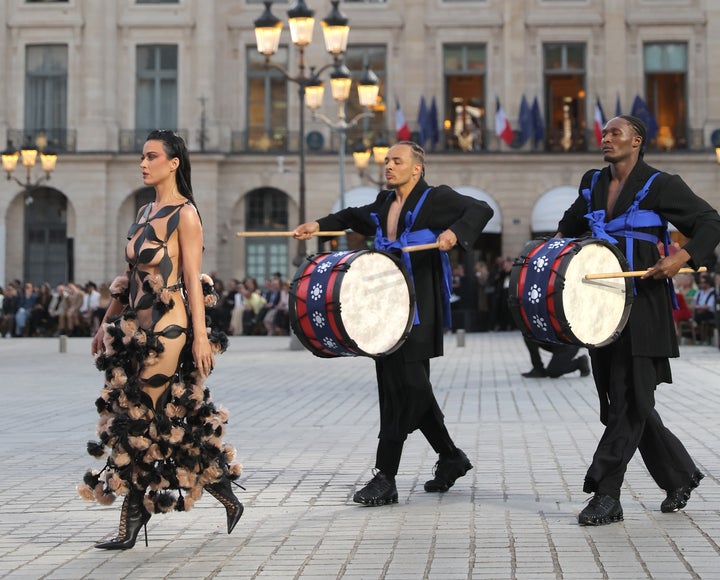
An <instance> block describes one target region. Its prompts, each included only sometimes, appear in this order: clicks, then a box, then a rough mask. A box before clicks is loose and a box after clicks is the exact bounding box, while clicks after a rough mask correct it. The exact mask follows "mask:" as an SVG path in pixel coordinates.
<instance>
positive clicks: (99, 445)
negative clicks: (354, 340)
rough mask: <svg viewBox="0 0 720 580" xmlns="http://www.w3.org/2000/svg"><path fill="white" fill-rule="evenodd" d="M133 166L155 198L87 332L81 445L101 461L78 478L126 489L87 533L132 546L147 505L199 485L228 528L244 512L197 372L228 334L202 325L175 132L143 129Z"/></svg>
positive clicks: (84, 492)
mask: <svg viewBox="0 0 720 580" xmlns="http://www.w3.org/2000/svg"><path fill="white" fill-rule="evenodd" d="M140 167H141V169H142V175H143V182H144V183H145V185H147V186H152V187H154V188H155V201H153V202H152V203H149V204H147V205H146V206H144V207H142V208H141V209H140V211H139V212H138V216H137V219H136V223H134V224H133V225H132V226H131V227H130V231H129V232H128V240H129V242H128V244H127V246H126V248H125V254H126V259H127V262H128V270H127V274H126V275H125V276H122V277H119V278H117V279H116V280H115V281H114V282H113V284H112V285H111V293H112V296H113V300H112V302H111V303H110V306H109V307H108V309H107V312H106V314H105V317H104V319H103V323H102V324H101V325H100V328H99V329H98V331H97V333H96V334H95V337H94V339H93V341H92V353H93V355H94V356H95V357H96V365H97V367H98V369H100V370H102V371H104V372H105V387H104V388H103V390H102V391H101V393H100V398H98V399H97V401H96V403H95V404H96V407H97V409H98V413H99V414H100V421H99V423H98V429H97V431H98V435H99V439H100V440H99V441H97V442H95V441H90V442H89V443H88V452H89V453H90V454H91V455H93V456H95V457H105V456H107V463H106V465H105V467H104V468H103V469H102V470H100V471H98V470H93V471H88V472H87V473H86V474H85V477H84V482H83V483H82V484H80V485H79V486H78V491H79V492H80V495H81V496H82V497H83V498H85V499H87V500H90V501H92V500H95V501H98V502H99V503H101V504H109V503H112V501H114V499H115V497H116V496H117V495H124V496H125V498H124V500H123V505H122V510H121V512H120V527H119V531H118V535H117V537H115V538H114V539H112V540H108V541H105V542H99V543H97V544H95V547H96V548H103V549H108V550H125V549H128V548H132V547H133V546H134V545H135V540H136V538H137V535H138V532H139V531H140V528H143V527H145V525H146V524H147V522H148V521H149V520H150V516H151V514H153V513H162V512H169V511H172V510H177V511H187V510H189V509H190V508H191V507H192V506H193V504H194V503H195V502H196V501H197V500H198V499H199V498H200V496H201V495H202V491H203V489H205V490H207V491H208V492H209V493H210V494H211V495H212V496H213V497H215V498H216V499H218V500H219V501H220V502H221V503H222V504H223V506H224V507H225V509H226V512H227V530H228V534H229V533H230V532H232V530H233V528H234V527H235V524H237V522H238V520H239V519H240V516H241V515H242V513H243V506H242V504H241V503H240V501H238V499H237V497H235V494H234V493H233V491H232V488H231V481H234V480H235V479H237V478H238V477H239V475H240V471H241V466H240V464H238V463H234V457H235V449H234V448H233V447H232V446H231V445H228V444H226V443H223V441H222V438H223V435H224V432H225V423H226V422H227V418H228V413H227V411H226V410H224V409H221V408H217V407H216V406H215V405H214V404H213V403H212V402H211V400H210V391H209V390H208V389H207V387H205V384H204V383H205V379H206V377H207V376H208V375H209V374H210V371H212V369H213V366H214V355H215V354H218V353H221V352H223V351H224V350H225V348H226V346H227V337H226V336H225V335H224V334H221V333H210V332H209V330H208V329H207V327H206V320H205V306H206V305H208V304H212V303H214V301H215V300H216V299H217V295H216V294H215V292H214V289H213V286H212V280H211V279H210V278H209V276H207V275H205V274H203V275H202V276H201V272H200V267H201V263H202V253H203V232H202V225H201V220H200V215H199V213H198V210H197V207H196V205H195V200H194V199H193V194H192V189H191V185H190V158H189V155H188V151H187V148H186V146H185V143H184V141H183V140H182V139H181V138H180V137H179V136H177V135H175V134H174V133H173V132H171V131H153V132H151V133H150V134H149V135H148V137H147V140H146V142H145V145H144V147H143V152H142V157H141V162H140ZM145 544H146V545H147V528H145Z"/></svg>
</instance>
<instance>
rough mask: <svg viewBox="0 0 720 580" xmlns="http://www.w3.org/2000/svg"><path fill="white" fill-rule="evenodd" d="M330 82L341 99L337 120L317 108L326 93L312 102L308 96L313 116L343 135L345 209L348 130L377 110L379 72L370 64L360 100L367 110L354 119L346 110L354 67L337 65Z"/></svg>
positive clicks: (360, 86)
mask: <svg viewBox="0 0 720 580" xmlns="http://www.w3.org/2000/svg"><path fill="white" fill-rule="evenodd" d="M330 86H331V91H332V96H333V99H335V101H337V103H338V119H337V121H335V122H333V121H331V120H330V119H329V118H328V117H326V116H325V115H323V114H322V113H319V112H318V111H317V109H318V108H319V107H320V105H321V104H322V94H321V95H320V98H319V99H318V100H316V101H313V102H312V103H311V102H310V101H309V100H308V107H309V108H310V109H312V112H313V119H316V120H320V121H322V122H323V123H324V124H325V125H327V126H328V127H329V128H330V129H332V130H333V131H336V132H337V133H338V134H339V135H340V146H339V163H340V209H345V149H346V148H347V131H348V129H350V128H352V127H355V126H356V125H357V124H358V122H359V121H360V120H361V119H365V118H368V117H372V116H373V115H374V114H375V113H374V111H373V108H374V107H375V104H376V103H377V97H378V92H379V89H380V82H379V81H378V78H377V75H376V74H375V73H373V72H372V71H371V70H370V68H369V67H366V68H365V72H364V73H363V75H362V77H361V78H360V80H359V82H358V99H359V101H360V105H361V106H362V107H363V108H364V109H365V111H363V112H362V113H359V114H358V115H356V116H355V117H353V118H352V119H351V120H350V121H348V120H347V116H346V114H345V104H346V103H347V100H348V98H350V87H351V86H352V77H351V76H350V71H349V70H348V68H347V67H346V66H345V65H339V66H337V67H335V69H334V70H333V72H332V73H331V74H330Z"/></svg>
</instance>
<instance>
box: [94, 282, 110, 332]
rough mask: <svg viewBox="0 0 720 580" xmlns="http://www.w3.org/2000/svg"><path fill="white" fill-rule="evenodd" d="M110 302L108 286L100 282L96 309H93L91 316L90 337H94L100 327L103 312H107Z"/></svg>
mask: <svg viewBox="0 0 720 580" xmlns="http://www.w3.org/2000/svg"><path fill="white" fill-rule="evenodd" d="M111 301H112V296H110V285H109V284H108V283H107V282H102V283H101V284H100V288H99V289H98V301H97V308H95V310H94V311H93V314H92V324H91V326H90V336H95V333H96V332H97V330H98V328H99V327H100V323H101V322H102V319H103V317H104V316H105V312H107V309H108V306H110V302H111Z"/></svg>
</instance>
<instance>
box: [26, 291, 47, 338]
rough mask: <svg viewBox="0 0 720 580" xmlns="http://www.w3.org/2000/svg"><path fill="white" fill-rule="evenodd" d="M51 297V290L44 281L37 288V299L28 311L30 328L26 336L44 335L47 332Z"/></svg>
mask: <svg viewBox="0 0 720 580" xmlns="http://www.w3.org/2000/svg"><path fill="white" fill-rule="evenodd" d="M51 298H52V290H51V289H50V284H48V283H47V282H44V283H43V284H41V285H40V288H39V289H38V293H37V301H36V302H35V306H34V307H33V309H32V311H31V312H30V321H29V327H30V330H29V332H27V334H28V336H45V334H46V333H47V332H48V326H49V323H50V314H49V313H48V306H49V305H50V299H51Z"/></svg>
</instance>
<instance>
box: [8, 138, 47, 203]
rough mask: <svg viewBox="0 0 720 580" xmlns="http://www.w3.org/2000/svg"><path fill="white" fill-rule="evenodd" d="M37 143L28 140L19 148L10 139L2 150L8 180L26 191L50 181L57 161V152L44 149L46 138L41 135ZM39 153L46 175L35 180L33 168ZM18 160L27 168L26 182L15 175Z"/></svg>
mask: <svg viewBox="0 0 720 580" xmlns="http://www.w3.org/2000/svg"><path fill="white" fill-rule="evenodd" d="M35 143H36V145H32V144H30V143H29V141H28V142H27V143H26V144H25V145H24V146H23V147H21V148H20V149H19V150H17V149H15V148H14V147H13V144H12V141H8V143H7V148H6V149H5V151H3V152H2V166H3V170H4V171H5V173H7V178H8V180H11V179H12V180H14V181H15V183H17V184H18V185H19V186H20V187H22V188H23V189H24V190H25V192H26V193H27V192H29V191H31V190H32V189H35V188H36V187H38V186H39V185H40V184H42V183H44V182H45V181H48V180H49V179H50V174H51V173H52V172H53V171H54V170H55V164H56V163H57V155H56V154H55V153H51V152H49V151H44V148H45V145H47V140H46V139H44V138H43V137H42V136H39V137H38V138H37V139H36V141H35ZM38 155H39V156H40V164H41V166H42V169H43V171H44V173H45V175H41V176H40V177H38V178H37V179H36V180H34V181H33V179H32V169H33V167H35V165H36V163H37V158H38ZM18 161H20V163H21V164H22V166H23V167H24V168H25V170H26V173H25V181H24V182H22V181H20V180H19V179H18V178H17V177H15V175H13V173H14V172H15V169H16V167H17V164H18Z"/></svg>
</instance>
